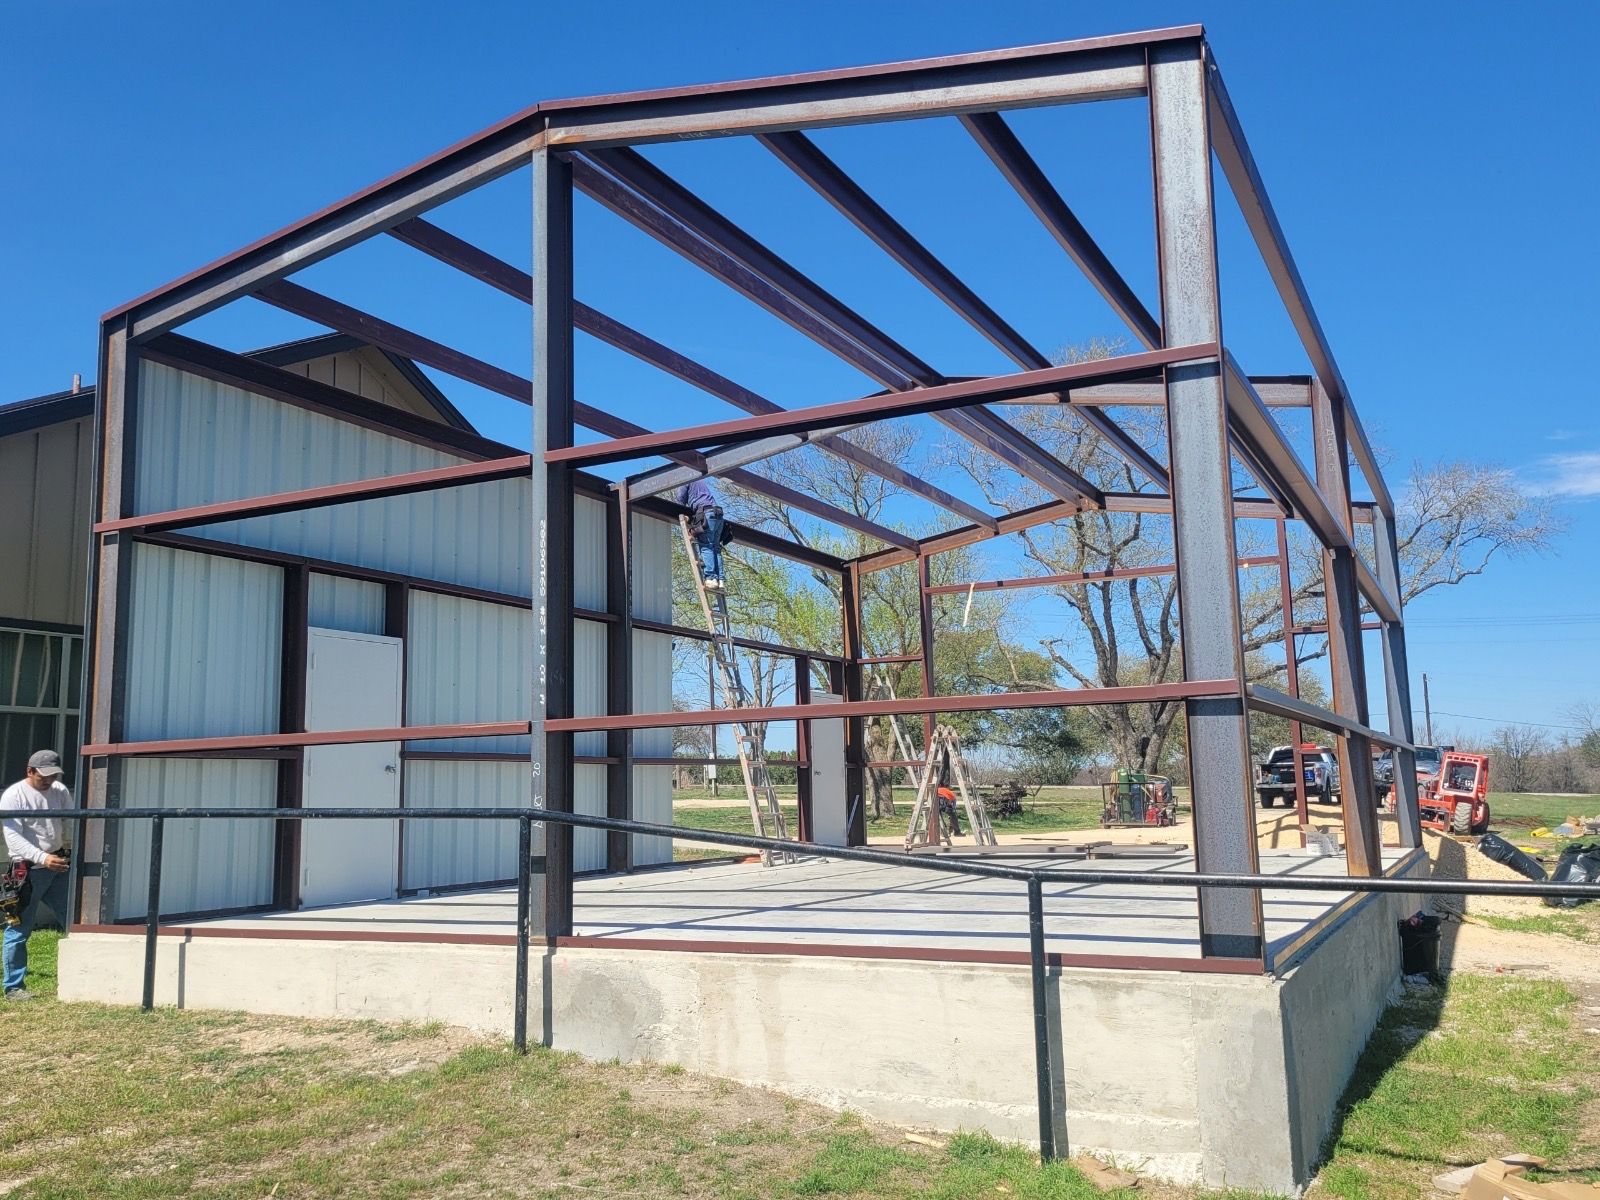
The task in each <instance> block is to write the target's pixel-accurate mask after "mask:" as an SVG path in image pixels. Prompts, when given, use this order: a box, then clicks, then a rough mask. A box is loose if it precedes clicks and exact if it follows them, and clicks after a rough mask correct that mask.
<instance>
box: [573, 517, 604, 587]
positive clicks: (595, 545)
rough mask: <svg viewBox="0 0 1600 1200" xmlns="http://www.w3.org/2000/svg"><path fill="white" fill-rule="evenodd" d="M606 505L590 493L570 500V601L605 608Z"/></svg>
mask: <svg viewBox="0 0 1600 1200" xmlns="http://www.w3.org/2000/svg"><path fill="white" fill-rule="evenodd" d="M605 549H606V506H605V505H604V504H603V503H602V502H601V501H599V500H596V499H595V498H594V497H592V496H576V497H574V498H573V502H572V559H573V570H572V603H573V606H574V607H576V608H588V609H593V610H594V611H596V612H604V611H605V609H606V554H605Z"/></svg>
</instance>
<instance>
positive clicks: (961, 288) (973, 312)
mask: <svg viewBox="0 0 1600 1200" xmlns="http://www.w3.org/2000/svg"><path fill="white" fill-rule="evenodd" d="M967 119H968V118H963V120H967ZM994 119H995V120H999V118H998V117H996V118H994ZM758 140H759V141H760V142H761V143H762V144H763V145H764V146H766V148H767V149H768V150H770V151H772V153H773V154H774V155H776V156H777V158H778V160H779V161H780V162H782V163H783V164H784V165H785V166H787V167H788V168H789V169H790V170H791V171H793V172H794V173H795V174H796V175H798V176H799V177H800V178H801V179H802V180H804V181H805V182H806V183H807V184H809V185H810V186H811V187H812V189H813V190H815V191H816V192H817V194H818V195H820V196H821V197H822V198H823V199H824V200H826V201H828V203H829V204H831V205H833V207H834V208H835V209H837V210H838V211H839V212H840V213H841V214H842V215H843V216H844V217H845V218H846V219H847V220H849V221H850V222H851V224H853V225H854V226H855V227H856V228H857V229H859V230H860V231H861V232H862V233H864V234H865V235H866V236H867V237H868V238H870V239H871V240H872V241H873V242H874V243H876V244H877V245H878V246H879V247H880V248H881V249H882V250H883V251H884V253H886V254H887V255H889V257H890V258H892V259H894V260H895V261H896V262H897V263H899V264H900V265H901V266H902V267H904V268H905V269H906V271H907V272H909V273H910V274H911V276H912V277H913V278H915V279H916V280H917V281H918V282H919V283H921V284H922V285H923V286H924V287H926V288H927V289H928V290H929V291H931V292H932V293H933V294H934V295H935V296H937V297H939V299H940V300H942V301H944V303H945V304H946V305H948V306H949V307H950V309H951V310H952V311H954V312H955V313H956V315H957V316H959V317H961V318H962V319H963V320H965V321H966V322H967V323H968V324H969V325H971V326H972V327H973V328H974V329H976V330H977V331H978V332H979V333H980V334H982V335H983V336H984V337H985V338H987V339H988V341H989V342H990V343H991V344H992V345H994V346H995V347H996V348H997V349H998V350H1000V352H1001V353H1003V354H1005V355H1006V356H1007V357H1008V358H1010V359H1011V361H1012V362H1014V363H1016V364H1017V365H1018V366H1019V367H1022V368H1024V369H1025V370H1035V369H1038V368H1040V367H1047V366H1049V365H1050V360H1049V359H1048V358H1046V357H1045V356H1044V355H1043V354H1041V353H1040V352H1039V351H1038V350H1037V349H1036V348H1035V347H1034V346H1033V345H1031V344H1030V343H1029V342H1028V340H1027V339H1026V338H1024V337H1023V336H1022V335H1021V334H1020V333H1018V332H1017V330H1016V329H1015V328H1014V327H1013V326H1012V325H1011V324H1010V323H1008V322H1007V321H1006V320H1005V318H1003V317H1002V316H1000V314H999V313H997V312H996V311H995V310H994V309H993V308H991V307H990V306H989V305H988V304H986V303H985V302H984V301H983V299H982V298H981V297H979V296H978V294H977V293H976V292H974V291H973V290H972V289H971V288H970V287H968V286H967V285H966V284H965V283H963V282H962V281H961V279H960V278H959V277H958V276H957V275H956V274H955V272H954V271H952V270H950V268H949V267H947V266H946V265H945V264H944V263H943V262H941V261H940V260H939V258H938V256H937V255H935V254H934V253H933V252H932V251H931V250H929V249H928V248H927V247H926V246H925V245H923V244H922V242H920V241H918V240H917V239H916V238H915V237H914V236H912V234H911V232H910V231H909V230H907V229H906V228H905V226H903V225H901V224H900V222H898V221H896V220H895V219H894V217H892V216H891V215H890V214H889V212H888V210H887V209H885V208H884V207H883V206H882V205H881V204H879V203H878V202H877V201H876V200H874V199H873V198H872V197H871V196H870V195H868V194H867V192H866V190H865V189H864V188H862V187H861V185H860V184H858V183H856V181H855V180H853V179H851V178H850V176H849V175H847V174H846V173H845V172H844V170H843V169H842V168H841V167H840V166H839V165H838V164H837V163H835V162H834V161H833V160H832V159H831V158H829V157H828V156H827V155H826V154H824V153H823V152H822V151H821V150H820V149H818V148H817V146H816V145H815V143H813V142H812V141H811V140H810V139H809V138H807V137H806V136H805V135H804V134H802V133H775V134H766V135H763V136H761V137H760V138H759V139H758ZM1085 236H1086V237H1087V235H1085ZM1090 245H1093V242H1090ZM1095 252H1096V253H1098V252H1099V248H1098V247H1095ZM1102 257H1103V256H1102ZM1108 266H1109V264H1108ZM1113 273H1114V272H1113ZM1154 344H1155V343H1146V345H1147V346H1149V345H1154ZM1079 415H1080V416H1081V417H1082V418H1083V420H1084V421H1086V422H1087V423H1088V424H1089V425H1090V426H1092V427H1093V428H1094V429H1095V430H1096V431H1097V432H1098V433H1099V434H1100V436H1101V437H1103V438H1105V439H1106V440H1107V441H1108V442H1110V443H1111V444H1112V446H1113V447H1114V448H1115V449H1116V450H1117V452H1118V453H1120V454H1121V455H1122V456H1123V457H1124V458H1126V459H1128V460H1129V461H1130V462H1132V463H1133V464H1134V465H1136V466H1137V467H1139V469H1140V470H1142V471H1144V472H1145V474H1147V475H1149V476H1150V478H1151V479H1153V480H1154V481H1155V482H1156V483H1157V484H1158V485H1159V486H1161V487H1166V486H1167V474H1166V469H1165V468H1164V467H1162V465H1161V464H1160V463H1159V462H1158V461H1157V460H1156V459H1155V458H1154V457H1153V456H1152V455H1150V454H1149V452H1148V451H1146V450H1145V448H1144V447H1143V446H1141V445H1139V444H1138V443H1137V442H1136V441H1134V440H1133V439H1132V438H1131V437H1129V436H1128V434H1127V431H1126V430H1124V429H1123V428H1122V427H1121V426H1120V425H1118V424H1117V423H1116V422H1115V421H1113V420H1112V419H1111V418H1110V417H1108V416H1106V415H1105V414H1103V413H1099V412H1086V413H1080V414H1079ZM1041 452H1042V451H1041ZM1058 495H1059V493H1058Z"/></svg>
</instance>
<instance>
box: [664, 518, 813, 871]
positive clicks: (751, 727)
mask: <svg viewBox="0 0 1600 1200" xmlns="http://www.w3.org/2000/svg"><path fill="white" fill-rule="evenodd" d="M678 528H679V530H680V531H681V532H682V533H683V548H684V550H685V551H686V552H687V553H688V555H689V569H690V570H691V571H692V572H693V573H694V585H695V590H696V591H697V592H698V593H699V596H700V611H701V613H702V614H703V615H704V616H705V619H706V632H708V633H709V634H710V635H711V649H712V655H711V656H712V658H713V660H715V662H716V664H717V675H718V676H719V678H720V679H721V682H722V695H723V704H722V707H724V708H750V707H751V704H750V693H749V691H748V690H747V689H746V688H745V685H744V672H743V671H742V670H741V669H740V667H739V654H738V651H737V649H736V648H735V647H734V644H733V630H732V628H731V623H730V622H729V619H728V595H727V592H725V591H724V590H723V589H722V588H709V587H707V586H706V577H705V572H704V571H703V570H702V569H701V566H700V552H699V550H698V549H697V548H696V546H695V544H694V535H693V534H692V533H691V532H690V531H689V518H688V517H684V516H680V517H679V518H678ZM760 729H761V727H760V726H758V725H756V724H754V723H751V722H744V721H738V722H735V723H734V726H733V733H734V738H733V741H734V746H735V747H736V748H737V749H738V753H739V771H740V773H741V774H742V775H743V776H744V790H745V794H746V795H747V796H748V797H749V799H750V823H751V825H752V826H753V827H754V829H755V832H756V836H757V837H766V838H778V839H781V840H783V841H788V840H789V832H788V830H787V829H786V828H785V827H784V821H783V808H782V807H781V806H780V805H779V804H778V793H777V789H775V788H774V787H773V786H772V773H771V772H770V771H769V770H768V769H767V746H766V735H765V733H764V732H759V731H758V730H760ZM779 857H780V858H781V861H783V862H786V863H787V862H793V861H794V855H793V854H791V853H790V852H789V851H787V850H785V851H782V852H780V855H779ZM761 862H762V864H763V865H765V866H769V867H770V866H771V865H772V863H773V855H772V851H771V850H763V851H762V852H761Z"/></svg>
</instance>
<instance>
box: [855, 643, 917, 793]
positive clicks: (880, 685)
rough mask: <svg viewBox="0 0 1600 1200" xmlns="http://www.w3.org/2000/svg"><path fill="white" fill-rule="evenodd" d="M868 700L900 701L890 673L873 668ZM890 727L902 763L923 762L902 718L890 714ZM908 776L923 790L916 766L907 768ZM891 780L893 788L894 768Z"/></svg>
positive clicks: (869, 680)
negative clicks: (901, 721)
mask: <svg viewBox="0 0 1600 1200" xmlns="http://www.w3.org/2000/svg"><path fill="white" fill-rule="evenodd" d="M867 699H868V700H898V699H900V697H899V696H897V695H895V691H894V682H893V681H892V680H891V679H890V678H889V673H888V672H887V671H884V670H882V669H881V668H878V667H874V668H873V670H872V673H871V675H870V676H869V677H868V681H867ZM889 727H890V729H892V730H893V731H894V744H895V748H896V749H897V750H898V751H899V752H900V761H901V762H906V763H913V764H914V763H918V762H921V761H922V756H921V755H919V754H918V753H917V751H916V748H915V747H914V746H913V745H912V744H911V738H910V737H909V736H907V734H906V730H905V726H904V725H902V724H900V718H899V717H897V716H895V715H894V714H893V713H890V714H889ZM906 774H907V775H909V776H911V786H912V787H914V788H921V786H922V778H921V776H919V775H918V774H917V768H916V767H915V766H909V767H907V768H906ZM889 780H890V784H891V786H892V785H893V781H894V768H893V767H890V768H889Z"/></svg>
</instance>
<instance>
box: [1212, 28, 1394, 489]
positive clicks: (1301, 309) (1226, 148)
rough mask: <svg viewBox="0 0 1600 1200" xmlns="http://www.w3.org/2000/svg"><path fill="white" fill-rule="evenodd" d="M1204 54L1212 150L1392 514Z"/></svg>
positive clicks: (1234, 117) (1371, 482)
mask: <svg viewBox="0 0 1600 1200" xmlns="http://www.w3.org/2000/svg"><path fill="white" fill-rule="evenodd" d="M1205 57H1206V84H1207V86H1206V96H1207V109H1208V110H1209V114H1210V121H1209V122H1208V125H1209V128H1210V130H1211V149H1212V151H1213V152H1214V153H1215V154H1216V156H1217V162H1218V163H1219V164H1221V166H1222V173H1223V174H1224V175H1226V176H1227V178H1228V186H1229V187H1230V188H1231V189H1232V191H1233V195H1234V199H1235V200H1237V201H1238V204H1239V209H1240V211H1241V212H1242V213H1243V214H1244V219H1245V224H1246V225H1248V226H1249V228H1250V233H1251V236H1252V237H1253V238H1254V239H1255V243H1256V247H1257V249H1259V250H1260V252H1261V258H1262V260H1263V261H1264V262H1265V263H1266V267H1267V271H1268V273H1269V274H1270V275H1271V276H1272V281H1273V283H1274V284H1276V285H1277V288H1278V295H1279V297H1280V298H1281V299H1282V300H1283V305H1284V308H1285V309H1286V310H1287V311H1288V313H1289V319H1290V321H1292V322H1293V323H1294V327H1295V330H1296V331H1297V332H1298V333H1299V334H1300V341H1301V343H1302V344H1303V345H1304V346H1305V348H1306V353H1307V354H1308V355H1309V356H1310V358H1311V365H1312V368H1313V369H1314V370H1315V371H1316V373H1317V377H1318V378H1319V379H1321V380H1322V386H1323V387H1325V388H1327V389H1328V391H1329V392H1330V393H1332V394H1333V395H1334V396H1336V397H1338V398H1339V399H1340V400H1341V401H1343V403H1344V406H1345V431H1346V436H1347V437H1349V439H1350V445H1351V448H1352V449H1353V450H1354V451H1355V456H1356V460H1357V461H1358V462H1359V463H1360V464H1361V472H1362V474H1363V475H1365V476H1366V478H1367V485H1368V486H1369V487H1370V488H1371V489H1372V494H1373V496H1374V497H1376V499H1377V502H1378V504H1379V505H1380V506H1381V507H1382V508H1383V510H1384V512H1386V513H1388V514H1389V515H1390V516H1391V517H1392V516H1393V515H1394V497H1393V496H1392V495H1391V494H1390V492H1389V487H1388V484H1387V483H1386V482H1385V481H1384V478H1383V472H1382V470H1381V469H1380V468H1379V466H1378V459H1377V455H1376V454H1375V453H1374V452H1373V449H1372V443H1371V442H1370V441H1369V440H1368V438H1367V432H1366V429H1365V428H1363V426H1362V424H1361V419H1360V417H1358V416H1357V415H1356V409H1355V405H1354V403H1353V402H1352V401H1351V399H1350V389H1349V388H1348V387H1347V386H1346V385H1345V382H1344V376H1343V375H1341V374H1340V372H1339V364H1338V363H1337V362H1335V361H1334V357H1333V348H1332V346H1330V345H1329V343H1328V337H1327V334H1326V333H1324V332H1323V329H1322V322H1321V321H1320V320H1318V318H1317V313H1316V310H1315V309H1314V308H1313V307H1312V306H1311V296H1310V293H1309V292H1308V291H1307V290H1306V285H1305V280H1304V279H1303V278H1301V275H1300V269H1299V268H1298V267H1297V266H1296V265H1295V261H1294V256H1293V255H1292V254H1291V253H1290V251H1289V240H1288V238H1286V237H1285V236H1284V233H1283V226H1282V225H1280V224H1279V223H1278V214H1277V213H1276V212H1275V211H1274V210H1273V207H1272V201H1271V200H1270V199H1268V197H1267V188H1266V184H1265V183H1264V182H1263V181H1262V178H1261V172H1260V171H1259V170H1258V169H1257V167H1256V162H1255V157H1254V156H1253V155H1252V154H1251V153H1250V145H1249V143H1248V142H1247V141H1246V140H1245V136H1244V127H1243V126H1242V125H1241V124H1240V123H1239V115H1238V113H1236V112H1235V111H1234V107H1233V102H1232V100H1230V99H1229V97H1228V89H1227V87H1226V86H1225V85H1224V84H1223V82H1222V72H1221V71H1220V70H1218V68H1217V63H1216V59H1215V58H1214V57H1213V56H1212V54H1211V51H1210V47H1209V46H1208V47H1206V55H1205Z"/></svg>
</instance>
